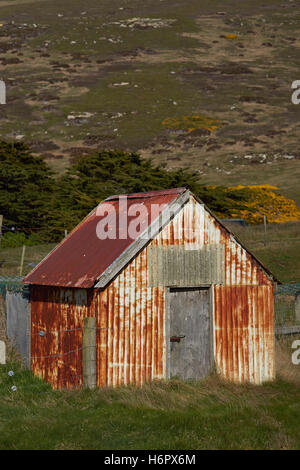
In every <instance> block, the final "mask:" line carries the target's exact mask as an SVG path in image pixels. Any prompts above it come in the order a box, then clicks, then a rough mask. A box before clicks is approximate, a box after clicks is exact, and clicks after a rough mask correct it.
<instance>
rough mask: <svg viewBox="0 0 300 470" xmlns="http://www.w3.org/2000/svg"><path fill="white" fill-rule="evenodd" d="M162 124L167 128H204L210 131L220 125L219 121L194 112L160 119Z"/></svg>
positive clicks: (188, 129)
mask: <svg viewBox="0 0 300 470" xmlns="http://www.w3.org/2000/svg"><path fill="white" fill-rule="evenodd" d="M162 125H163V126H164V127H166V128H167V129H182V130H185V131H188V132H193V131H195V130H196V129H206V130H208V131H210V132H213V131H215V130H216V129H218V128H219V127H220V125H221V124H220V122H219V121H217V120H216V119H211V118H209V117H207V116H205V115H203V114H195V115H192V116H181V117H168V118H165V119H164V120H163V121H162Z"/></svg>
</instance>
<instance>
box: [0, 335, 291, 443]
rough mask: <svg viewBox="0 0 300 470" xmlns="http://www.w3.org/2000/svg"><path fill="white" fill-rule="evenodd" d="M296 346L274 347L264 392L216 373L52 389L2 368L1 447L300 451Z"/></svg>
mask: <svg viewBox="0 0 300 470" xmlns="http://www.w3.org/2000/svg"><path fill="white" fill-rule="evenodd" d="M291 342H292V340H291V339H288V340H285V344H283V343H280V344H279V343H278V344H277V370H278V378H277V380H276V381H275V382H273V383H268V384H265V385H263V386H250V385H243V386H241V385H234V384H229V383H226V382H223V381H221V380H220V379H219V378H218V377H216V376H214V375H213V376H211V377H209V378H208V379H206V380H203V381H201V382H195V383H187V382H181V381H178V380H172V381H170V382H157V383H151V384H147V385H145V386H144V387H141V388H136V387H133V386H128V387H119V388H116V389H110V388H104V389H97V390H94V391H91V390H87V389H82V390H80V391H53V390H51V387H50V386H49V385H47V384H45V383H44V382H42V381H40V380H39V379H37V378H35V377H33V376H32V375H31V373H30V372H29V371H27V370H24V369H22V368H21V367H20V366H19V365H18V364H17V363H10V364H8V365H6V366H1V369H0V397H1V400H0V448H1V449H106V450H108V449H128V450H130V449H300V433H299V412H300V404H299V403H300V387H299V383H300V381H299V379H300V377H299V375H300V374H299V367H300V366H292V365H291V351H292V350H291ZM9 370H14V372H15V375H14V376H13V377H9V376H8V371H9ZM13 385H16V386H17V391H15V392H12V391H11V387H12V386H13Z"/></svg>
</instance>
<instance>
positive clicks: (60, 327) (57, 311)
mask: <svg viewBox="0 0 300 470" xmlns="http://www.w3.org/2000/svg"><path fill="white" fill-rule="evenodd" d="M30 290H31V368H32V370H33V372H34V373H35V374H36V375H38V376H39V377H41V378H43V379H45V380H46V381H47V382H50V383H51V385H52V386H53V387H54V388H69V387H80V386H81V385H82V331H83V330H82V327H83V319H84V317H86V316H90V311H89V309H88V297H89V295H88V294H89V292H88V291H87V290H86V289H71V288H70V289H66V288H59V287H46V286H32V287H31V289H30Z"/></svg>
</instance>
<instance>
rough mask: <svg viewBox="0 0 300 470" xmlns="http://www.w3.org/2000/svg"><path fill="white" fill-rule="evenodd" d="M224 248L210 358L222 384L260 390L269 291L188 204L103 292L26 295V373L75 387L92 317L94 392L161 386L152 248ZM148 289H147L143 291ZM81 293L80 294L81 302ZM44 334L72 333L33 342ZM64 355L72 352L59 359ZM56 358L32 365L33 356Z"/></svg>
mask: <svg viewBox="0 0 300 470" xmlns="http://www.w3.org/2000/svg"><path fill="white" fill-rule="evenodd" d="M219 244H222V245H224V257H225V259H224V264H223V267H222V268H220V269H224V270H225V272H224V284H223V285H215V286H214V295H213V297H214V302H213V304H214V308H213V318H214V355H215V361H216V366H217V369H218V371H219V372H220V373H221V374H222V375H223V376H224V377H225V378H227V379H229V380H234V381H239V382H244V381H250V382H254V383H261V382H262V381H263V380H267V379H271V378H273V376H274V354H273V349H274V335H273V321H274V319H273V283H272V281H270V279H269V278H268V276H267V275H266V274H265V272H264V271H263V269H262V267H261V266H260V265H259V263H258V262H257V261H256V260H255V259H254V258H253V257H252V256H251V255H250V254H249V253H248V252H247V251H246V250H245V249H244V248H242V247H241V246H240V245H239V244H238V243H237V242H236V241H235V240H234V238H233V237H232V235H230V234H229V233H228V232H227V231H226V230H225V229H224V228H222V226H220V225H219V224H218V222H217V221H216V219H215V218H214V217H212V215H210V213H209V212H208V211H207V210H205V208H204V206H202V205H200V204H199V203H198V202H197V201H196V200H195V199H194V198H193V197H192V196H191V198H190V201H189V202H188V203H187V204H186V205H185V206H184V208H183V209H182V210H181V212H180V213H179V214H177V215H176V216H175V217H174V219H173V220H172V221H171V222H170V223H169V224H168V225H167V226H166V227H165V228H164V229H163V230H162V231H161V232H160V234H159V235H158V236H157V237H156V238H155V239H154V240H152V241H151V242H150V243H149V245H148V246H147V247H146V248H145V249H143V250H142V251H141V252H140V253H139V254H138V255H137V256H136V257H135V259H134V260H132V261H131V262H130V263H129V264H128V265H127V267H126V268H124V269H123V270H122V272H121V273H120V274H119V275H118V276H117V277H116V278H115V280H113V281H112V282H111V283H110V284H109V285H108V286H107V287H106V288H105V289H104V290H97V289H96V290H93V289H88V290H82V289H65V288H51V287H50V288H48V287H31V290H32V293H33V301H32V307H31V308H32V322H33V323H32V356H33V358H32V368H33V370H34V372H35V373H38V374H39V375H40V376H42V377H44V378H45V379H46V380H48V381H49V382H51V383H52V385H53V386H55V387H62V386H63V387H74V386H78V385H81V384H82V364H81V351H80V348H81V346H82V326H83V318H84V317H85V316H96V317H97V367H98V370H97V384H98V386H105V385H108V386H110V385H112V386H115V385H119V384H123V383H124V384H128V383H136V384H138V385H141V384H143V383H144V382H145V381H150V380H153V379H162V378H166V370H167V368H166V360H167V358H166V345H167V341H169V338H166V320H165V293H166V288H165V287H164V286H156V287H155V286H153V285H152V286H151V284H150V276H149V268H150V264H149V263H150V259H151V258H150V250H151V248H152V247H173V246H183V247H184V249H185V250H199V249H201V247H203V246H204V245H219ZM150 286H151V287H150ZM84 292H85V294H84ZM43 328H45V329H47V330H51V329H53V330H55V329H57V328H59V329H63V328H64V329H74V330H76V328H77V329H78V330H76V331H73V332H64V333H63V334H62V333H61V334H60V333H58V334H57V335H56V336H55V335H51V334H49V335H48V334H47V341H44V340H45V338H46V336H45V337H42V338H40V337H38V336H35V335H36V334H37V333H38V332H39V331H40V330H42V329H43ZM68 351H77V352H75V353H70V354H69V355H68V354H67V353H68ZM55 354H57V355H60V356H59V357H57V358H55V357H53V356H52V357H51V358H48V359H47V358H43V359H38V358H37V359H34V356H42V355H55Z"/></svg>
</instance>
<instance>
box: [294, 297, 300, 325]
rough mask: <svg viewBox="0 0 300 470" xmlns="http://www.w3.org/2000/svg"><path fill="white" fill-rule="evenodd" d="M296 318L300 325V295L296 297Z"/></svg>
mask: <svg viewBox="0 0 300 470" xmlns="http://www.w3.org/2000/svg"><path fill="white" fill-rule="evenodd" d="M295 318H296V323H297V324H298V323H299V324H300V294H298V295H296V298H295Z"/></svg>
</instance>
